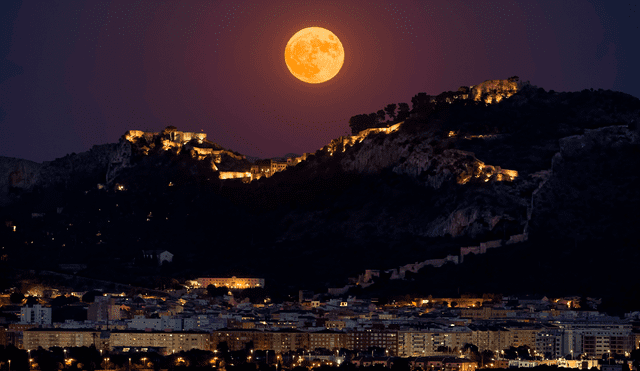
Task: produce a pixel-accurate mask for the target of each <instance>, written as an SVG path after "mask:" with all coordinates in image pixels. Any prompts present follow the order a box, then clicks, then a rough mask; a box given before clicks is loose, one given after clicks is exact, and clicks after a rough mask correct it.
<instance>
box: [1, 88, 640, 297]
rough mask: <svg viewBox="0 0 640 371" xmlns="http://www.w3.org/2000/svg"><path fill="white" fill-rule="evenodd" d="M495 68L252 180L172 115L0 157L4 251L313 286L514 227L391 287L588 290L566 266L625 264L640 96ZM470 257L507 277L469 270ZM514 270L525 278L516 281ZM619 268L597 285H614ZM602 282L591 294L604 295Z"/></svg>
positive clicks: (153, 274) (139, 276) (136, 276)
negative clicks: (59, 149) (155, 260)
mask: <svg viewBox="0 0 640 371" xmlns="http://www.w3.org/2000/svg"><path fill="white" fill-rule="evenodd" d="M496 81H497V80H490V81H488V82H485V83H483V84H480V85H478V86H475V87H466V88H465V87H463V88H461V89H458V91H452V92H444V93H442V94H440V95H438V96H434V97H430V96H427V95H425V94H418V95H417V96H416V97H415V99H414V105H413V109H412V111H411V115H410V116H409V117H406V118H405V119H404V121H402V122H396V121H393V122H387V123H384V125H381V126H382V128H378V129H376V128H364V129H363V131H359V132H357V133H356V134H355V135H353V136H348V137H341V138H337V139H336V140H334V141H332V142H331V143H329V144H328V145H327V146H325V147H323V148H322V149H320V150H318V151H316V152H315V154H313V155H310V156H308V157H307V158H306V160H305V161H302V162H300V163H299V164H297V165H296V166H291V167H288V168H287V169H286V170H285V171H282V172H278V173H275V174H274V175H273V176H271V177H269V178H262V179H260V180H256V181H252V182H250V183H246V182H242V181H241V180H237V179H236V180H234V179H229V180H222V179H220V178H221V177H220V173H221V172H223V171H243V172H246V171H248V169H250V167H251V162H249V161H248V160H246V159H245V158H243V156H242V155H241V154H237V153H234V152H232V151H228V150H225V149H224V148H222V147H221V146H219V145H217V144H215V143H212V142H208V141H206V137H205V138H203V137H198V136H195V135H193V136H191V137H189V138H178V139H176V137H175V135H178V134H172V133H174V132H175V133H182V132H178V131H177V130H175V128H171V129H169V128H168V129H169V130H165V131H163V132H161V133H151V134H145V133H142V132H140V133H142V134H140V133H138V132H129V133H127V134H125V135H124V136H123V138H122V139H121V141H120V143H118V144H113V145H106V146H102V147H94V149H92V150H91V151H89V152H87V153H85V154H78V155H69V156H67V157H65V158H62V159H58V160H55V161H53V162H51V163H45V164H32V163H27V162H24V161H22V162H21V160H15V159H0V169H2V170H3V174H14V175H11V176H7V175H5V177H4V179H10V181H9V182H8V184H3V185H2V187H5V188H2V189H3V190H6V191H3V193H2V195H1V196H2V197H0V198H1V199H3V200H4V202H5V205H6V206H5V207H4V208H3V209H2V217H3V218H4V219H5V221H6V223H5V225H4V226H2V232H0V233H2V234H1V236H2V238H3V241H7V242H6V246H5V247H6V249H5V250H6V256H7V257H6V259H5V260H6V261H8V262H10V264H12V265H13V266H16V267H23V268H26V269H36V270H38V269H51V270H55V269H58V267H59V264H60V263H76V262H78V263H84V264H86V265H87V270H86V271H84V272H79V274H80V275H86V276H92V277H108V278H112V279H116V280H118V281H119V282H123V283H128V284H134V285H138V286H144V285H147V286H154V285H155V284H156V283H157V282H158V280H159V279H160V278H161V277H163V276H173V277H177V278H182V279H185V278H194V277H197V276H203V275H211V276H225V275H236V276H241V275H252V276H259V277H265V278H267V282H268V285H269V284H271V285H274V286H284V287H292V288H293V287H297V288H301V287H307V288H316V289H320V288H326V287H334V286H343V285H344V284H345V283H347V278H348V277H356V276H357V275H358V274H360V273H362V272H363V271H364V270H365V269H380V270H387V269H392V268H396V267H398V266H400V265H403V264H407V263H413V262H417V261H423V260H425V259H432V258H440V257H445V256H446V255H448V254H459V251H460V247H463V246H474V245H478V243H480V242H484V241H491V240H503V241H507V240H508V239H509V238H510V237H512V236H514V235H524V236H526V237H527V238H528V241H527V242H525V243H521V244H516V245H510V246H511V247H503V248H500V249H497V250H496V251H492V253H491V254H487V255H483V256H481V257H477V259H480V260H477V259H474V258H472V259H470V261H469V260H467V262H465V263H464V264H460V265H457V266H453V267H444V268H439V269H435V268H433V269H431V268H424V269H423V270H421V271H420V272H419V273H418V276H414V277H410V280H409V281H406V280H405V281H396V282H394V286H393V287H395V290H397V292H401V291H402V290H403V288H404V290H406V291H407V292H409V291H420V290H422V291H428V290H432V291H433V290H445V291H446V290H449V291H451V290H453V291H460V290H462V291H473V292H482V291H488V290H491V291H494V292H496V291H497V292H504V293H507V292H510V291H514V290H521V289H525V288H526V289H527V290H533V289H535V287H536V286H535V285H536V284H539V290H540V292H545V290H558V291H563V292H565V291H571V292H569V293H570V294H575V291H572V290H583V291H587V286H584V285H582V286H581V285H573V284H572V283H571V282H572V281H571V280H570V279H569V278H570V277H573V276H578V277H580V276H581V275H587V272H594V271H598V272H604V273H605V274H612V273H613V272H616V271H617V267H619V266H625V267H628V266H629V264H631V262H637V257H636V255H637V253H636V252H635V249H634V246H636V247H637V246H638V241H639V239H638V237H637V235H636V234H635V233H634V232H633V231H634V226H635V225H637V223H638V221H639V220H638V219H639V218H638V216H637V212H635V210H637V209H638V206H640V205H639V203H640V202H639V201H640V197H639V196H640V194H639V193H638V192H639V191H638V190H639V189H640V187H638V185H639V184H638V182H639V181H638V173H637V171H634V170H633V169H637V168H640V166H638V165H640V164H638V159H639V158H640V157H639V156H638V148H639V147H638V136H639V135H638V127H637V120H638V117H640V115H639V113H640V101H639V100H638V99H637V98H634V97H631V96H629V95H626V94H622V93H617V92H612V91H603V90H598V91H591V90H584V91H581V92H566V93H558V92H553V91H545V90H544V89H541V88H537V87H533V86H531V85H528V84H523V83H520V82H518V81H512V80H499V81H497V82H496ZM180 135H182V134H180ZM198 138H200V139H198ZM184 139H188V140H184ZM207 148H208V149H207ZM225 151H226V152H225ZM16 169H17V170H16ZM22 169H24V170H22ZM44 169H46V171H45V170H44ZM15 174H19V175H20V176H17V175H15ZM29 174H36V175H32V176H30V175H29ZM16 179H20V181H16ZM13 226H16V227H17V228H16V231H15V232H14V231H13ZM149 249H166V250H169V251H171V252H172V253H173V254H174V255H175V258H174V262H173V263H171V264H169V265H166V266H163V267H155V266H153V265H152V264H149V262H145V261H144V260H143V259H142V256H141V251H142V250H149ZM605 251H606V253H605ZM495 254H498V255H495ZM599 254H607V256H608V258H607V259H597V258H595V257H597V256H599ZM489 256H491V257H492V258H491V259H490V260H485V259H488V257H489ZM505 257H510V258H509V259H513V260H509V259H507V258H505ZM505 259H506V260H505ZM474 260H475V261H476V262H477V261H482V264H484V265H485V266H487V267H492V269H494V270H493V271H492V272H503V273H501V274H491V272H487V271H486V269H485V270H482V269H480V268H479V266H475V267H476V268H473V267H474V264H477V263H474ZM498 262H499V263H498ZM516 262H517V263H516ZM551 262H553V263H551ZM574 262H575V263H578V264H577V265H576V264H574ZM596 262H601V263H602V264H604V265H600V266H597V268H596V267H594V266H590V264H594V265H595V264H596ZM620 264H626V265H620ZM514 266H517V267H518V270H517V271H513V269H514V268H513V267H514ZM549 270H551V271H549ZM469 272H475V273H474V274H473V275H470V274H471V273H469ZM517 272H522V274H523V275H524V276H526V277H527V280H528V281H527V280H524V281H526V282H529V283H526V282H525V284H523V285H513V282H514V281H513V279H509V278H510V276H509V274H515V273H517ZM524 272H528V273H527V274H528V275H525V274H524ZM550 272H554V273H553V274H552V275H549V274H550ZM537 274H539V275H540V277H547V278H546V279H541V278H540V277H537V276H536V275H537ZM626 275H627V273H624V272H621V276H620V279H617V278H616V277H610V279H611V280H610V281H608V282H615V285H616V287H623V286H624V287H625V290H626V289H627V288H628V287H630V286H629V285H627V284H626V282H629V281H628V280H627V279H628V278H629V277H627V276H626ZM420 277H423V278H422V280H421V278H420ZM461 277H466V278H467V279H465V280H462V278H461ZM549 277H551V278H549ZM604 277H605V278H604V279H603V280H595V281H594V285H595V286H588V287H589V288H588V290H590V292H591V291H593V294H594V295H596V294H600V295H602V294H606V293H607V292H608V291H607V290H608V288H607V285H606V284H604V283H603V282H607V280H608V278H606V277H609V276H606V275H605V276H604ZM511 278H513V277H511ZM411 280H413V281H411ZM429 280H431V281H430V282H438V285H436V286H434V285H433V284H428V285H425V284H424V283H425V282H429ZM411 282H414V283H415V282H421V283H422V284H421V285H417V284H414V283H411ZM461 282H464V284H462V283H461ZM558 282H564V283H566V284H563V285H558V284H557V283H558ZM583 282H591V281H589V280H585V281H583ZM598 282H599V284H598ZM378 286H379V285H378ZM375 287H376V286H375V285H374V286H373V287H372V288H373V289H375ZM580 287H583V289H581V288H580ZM578 294H580V293H578Z"/></svg>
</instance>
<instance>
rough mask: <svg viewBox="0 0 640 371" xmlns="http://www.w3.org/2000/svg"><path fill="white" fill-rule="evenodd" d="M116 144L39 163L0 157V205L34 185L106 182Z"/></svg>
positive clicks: (32, 187)
mask: <svg viewBox="0 0 640 371" xmlns="http://www.w3.org/2000/svg"><path fill="white" fill-rule="evenodd" d="M115 148H116V145H115V144H105V145H98V146H93V148H91V149H90V150H89V151H87V152H82V153H78V154H75V153H74V154H71V155H67V156H65V157H62V158H59V159H56V160H53V161H45V162H43V163H41V164H39V163H36V162H33V161H28V160H20V159H15V158H8V157H0V205H7V204H8V203H10V202H13V201H15V200H16V197H17V196H16V195H17V193H19V192H23V191H31V190H33V189H34V188H36V187H43V188H47V187H51V186H56V185H60V186H62V187H64V188H66V187H69V186H75V185H80V184H84V185H85V186H86V187H90V186H91V185H93V187H95V184H96V183H101V182H104V181H105V173H106V171H107V168H108V166H109V163H110V159H111V156H112V153H113V152H114V150H115Z"/></svg>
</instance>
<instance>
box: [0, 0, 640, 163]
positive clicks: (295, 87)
mask: <svg viewBox="0 0 640 371" xmlns="http://www.w3.org/2000/svg"><path fill="white" fill-rule="evenodd" d="M638 9H639V7H638V6H637V5H636V4H635V2H631V3H629V2H619V1H615V2H612V1H577V0H576V1H574V0H566V1H565V0H563V1H555V0H545V1H532V0H526V1H525V0H522V1H509V0H505V1H484V0H483V1H455V0H447V1H439V0H434V1H427V0H406V1H376V0H373V1H360V0H358V1H349V0H338V1H315V0H299V1H294V0H290V1H289V0H283V1H279V0H271V1H262V0H259V1H256V0H254V1H243V0H228V1H227V0H206V1H205V0H197V1H196V0H193V1H191V0H180V1H178V0H169V1H163V2H161V1H158V0H124V1H108V0H97V1H90V0H88V1H74V2H71V1H66V0H64V1H57V0H45V1H24V2H12V1H7V0H5V1H2V5H0V128H1V129H2V135H0V156H10V157H18V158H25V159H29V160H34V161H38V162H40V161H45V160H53V159H55V158H58V157H62V156H64V155H65V154H68V153H71V152H81V151H86V150H88V149H89V148H90V147H91V146H92V145H94V144H102V143H110V142H117V141H118V138H119V137H120V136H121V135H122V134H124V132H125V131H126V130H129V129H141V130H149V131H160V130H162V129H163V128H164V127H166V126H168V125H174V126H176V127H178V129H179V130H183V131H204V132H206V133H207V134H208V137H209V139H210V140H213V141H214V142H216V143H219V144H220V145H222V146H224V147H226V148H230V149H233V150H235V151H239V152H241V153H243V154H246V155H250V156H260V157H272V156H281V155H283V154H285V153H287V152H296V153H302V152H313V151H315V150H316V149H318V148H320V147H322V146H323V145H324V144H326V143H327V142H328V141H330V140H331V139H332V138H336V137H338V136H340V135H344V134H346V133H348V132H349V128H348V120H349V118H350V117H351V116H353V115H356V114H360V113H369V112H374V111H377V110H378V109H381V108H383V107H384V106H385V105H386V104H388V103H399V102H407V103H410V102H411V97H412V96H413V95H415V94H417V93H418V92H427V93H429V94H437V93H440V92H442V91H445V90H456V89H457V88H458V87H459V86H461V85H474V84H478V83H480V82H482V81H484V80H488V79H504V78H507V77H510V76H513V75H518V76H520V77H521V78H523V79H524V80H530V81H531V83H532V84H534V85H537V86H540V87H543V88H545V89H547V90H549V89H554V90H556V91H575V90H582V89H585V88H603V89H613V90H619V91H623V92H626V93H629V94H632V95H634V96H636V97H639V96H640V79H639V76H640V74H639V73H638V66H640V57H639V53H640V52H639V50H638V49H639V48H638V45H639V43H640V41H638V40H640V29H639V28H638V24H639V23H640V22H639V21H640V19H639V17H638V13H637V11H638ZM309 26H320V27H324V28H327V29H329V30H331V31H332V32H334V33H335V34H336V35H337V36H338V37H339V38H340V39H341V41H342V43H343V45H344V49H345V63H344V66H343V68H342V70H341V71H340V72H339V73H338V75H337V76H336V77H335V78H334V79H333V80H331V81H329V82H327V83H324V84H317V85H315V84H314V85H310V84H306V83H303V82H301V81H299V80H297V79H296V78H295V77H293V76H292V75H291V74H290V73H289V71H288V70H287V68H286V66H285V64H284V47H285V45H286V43H287V41H288V39H289V38H290V37H291V36H292V35H293V34H294V33H296V32H297V31H298V30H300V29H302V28H305V27H309Z"/></svg>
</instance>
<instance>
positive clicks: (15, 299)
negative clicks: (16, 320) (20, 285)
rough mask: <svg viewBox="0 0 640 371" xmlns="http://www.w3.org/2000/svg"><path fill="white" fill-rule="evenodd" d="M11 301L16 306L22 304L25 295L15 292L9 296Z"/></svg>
mask: <svg viewBox="0 0 640 371" xmlns="http://www.w3.org/2000/svg"><path fill="white" fill-rule="evenodd" d="M9 300H10V301H11V302H12V303H14V304H20V303H22V301H23V300H24V295H23V294H21V293H19V292H14V293H13V294H11V295H9Z"/></svg>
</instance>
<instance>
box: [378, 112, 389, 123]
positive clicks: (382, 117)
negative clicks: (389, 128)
mask: <svg viewBox="0 0 640 371" xmlns="http://www.w3.org/2000/svg"><path fill="white" fill-rule="evenodd" d="M376 116H377V119H378V122H379V123H380V122H384V120H385V119H386V118H387V115H386V114H385V113H384V110H378V112H376Z"/></svg>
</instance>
